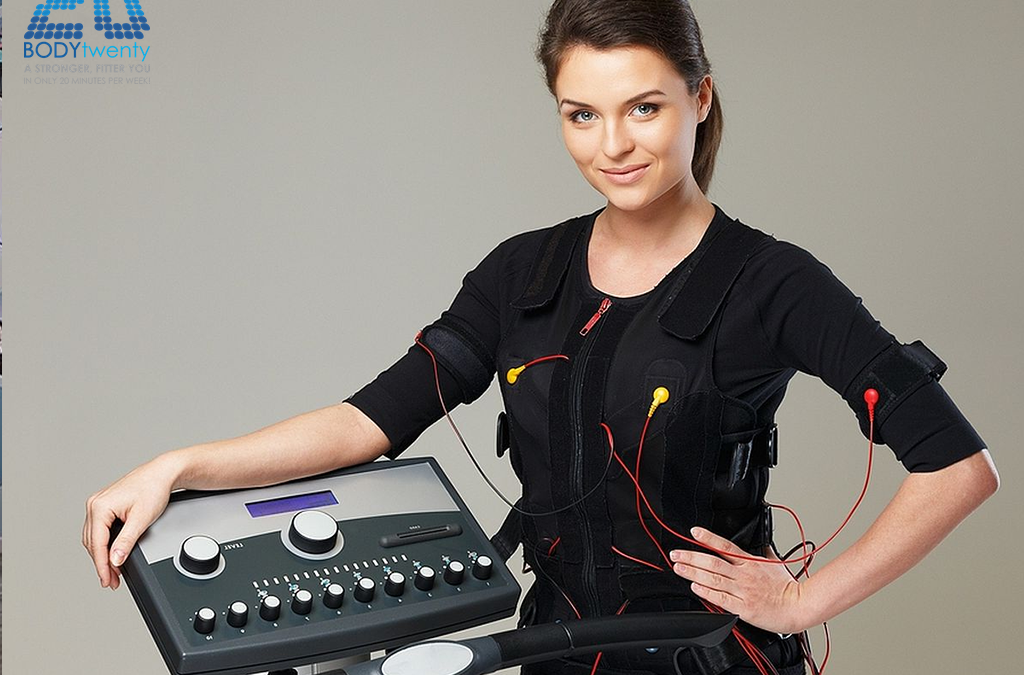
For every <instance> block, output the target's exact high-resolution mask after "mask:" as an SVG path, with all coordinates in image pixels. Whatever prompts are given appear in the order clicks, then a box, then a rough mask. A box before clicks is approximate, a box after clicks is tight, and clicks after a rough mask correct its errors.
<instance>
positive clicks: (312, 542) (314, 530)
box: [288, 511, 338, 553]
mask: <svg viewBox="0 0 1024 675" xmlns="http://www.w3.org/2000/svg"><path fill="white" fill-rule="evenodd" d="M288 540H289V541H290V542H292V543H293V544H295V547H296V548H298V549H299V550H300V551H305V552H306V553H327V552H328V551H330V550H331V549H332V548H334V545H335V544H336V543H337V541H338V522H337V521H336V520H334V518H332V517H331V516H330V515H328V514H326V513H324V512H323V511H299V512H298V513H296V514H295V517H294V518H292V523H291V525H289V526H288Z"/></svg>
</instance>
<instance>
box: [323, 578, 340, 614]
mask: <svg viewBox="0 0 1024 675" xmlns="http://www.w3.org/2000/svg"><path fill="white" fill-rule="evenodd" d="M344 599H345V587H344V586H342V585H341V584H330V585H329V586H328V587H327V589H326V590H325V591H324V604H325V605H327V606H328V607H330V608H331V609H338V608H339V607H341V603H342V601H343V600H344Z"/></svg>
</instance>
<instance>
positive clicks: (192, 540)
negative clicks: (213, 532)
mask: <svg viewBox="0 0 1024 675" xmlns="http://www.w3.org/2000/svg"><path fill="white" fill-rule="evenodd" d="M181 549H182V550H183V551H184V552H185V554H186V555H187V556H188V557H190V558H192V559H193V560H215V559H216V558H217V556H219V555H220V544H218V543H217V542H216V541H214V540H213V539H211V538H210V537H207V536H206V535H203V534H197V535H193V536H191V537H189V538H188V539H186V540H185V543H184V544H182V545H181Z"/></svg>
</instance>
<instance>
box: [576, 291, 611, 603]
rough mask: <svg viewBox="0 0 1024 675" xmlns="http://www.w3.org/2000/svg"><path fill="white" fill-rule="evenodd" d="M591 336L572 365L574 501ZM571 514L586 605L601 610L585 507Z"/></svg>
mask: <svg viewBox="0 0 1024 675" xmlns="http://www.w3.org/2000/svg"><path fill="white" fill-rule="evenodd" d="M611 306H612V301H611V300H610V299H609V298H605V299H604V300H602V301H601V305H600V306H599V307H598V309H597V311H596V312H594V315H593V316H592V317H590V320H589V321H587V323H586V325H585V326H583V328H582V329H581V330H580V335H582V336H584V337H586V336H587V335H588V334H590V332H591V330H592V329H593V328H594V326H595V325H596V324H597V323H598V321H599V320H600V319H601V317H602V316H604V314H605V312H607V311H608V309H609V308H610V307H611ZM602 325H604V324H602ZM597 328H598V330H597V331H596V332H595V333H594V337H593V338H590V339H588V340H584V342H583V347H582V348H581V349H580V352H579V354H578V355H577V357H576V358H575V359H573V365H574V366H575V367H574V368H573V371H572V379H571V382H572V408H571V410H572V427H573V453H574V454H573V501H576V500H578V499H581V498H582V495H583V494H584V490H585V487H584V485H583V458H584V449H583V373H584V371H585V370H586V365H587V357H588V356H589V355H590V350H591V349H592V347H593V345H594V342H595V340H596V339H597V333H599V332H600V326H598V327H597ZM574 511H576V514H577V516H578V517H579V520H580V523H581V525H582V527H583V534H584V541H586V542H587V544H588V545H587V546H584V548H583V589H584V592H585V595H586V601H587V606H589V607H593V608H594V610H595V611H598V612H599V611H600V609H601V608H600V605H599V602H598V597H597V590H596V588H595V585H596V584H595V580H596V577H597V569H596V565H595V563H594V552H593V550H592V547H591V546H590V545H589V544H590V543H591V542H592V536H591V531H590V521H589V520H588V519H587V509H586V505H584V504H583V503H582V502H580V503H579V504H577V506H576V507H575V509H574Z"/></svg>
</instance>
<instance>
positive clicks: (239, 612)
mask: <svg viewBox="0 0 1024 675" xmlns="http://www.w3.org/2000/svg"><path fill="white" fill-rule="evenodd" d="M248 620H249V606H248V605H246V604H245V603H244V602H242V601H241V600H238V601H236V602H232V603H231V606H230V607H228V625H231V626H234V627H235V628H241V627H242V626H244V625H245V624H246V622H247V621H248Z"/></svg>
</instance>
